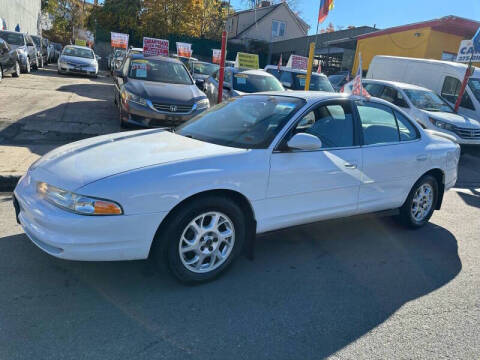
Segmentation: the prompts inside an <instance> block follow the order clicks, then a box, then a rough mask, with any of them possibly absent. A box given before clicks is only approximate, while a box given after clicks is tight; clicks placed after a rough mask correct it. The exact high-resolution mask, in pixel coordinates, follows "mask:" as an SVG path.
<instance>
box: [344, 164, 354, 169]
mask: <svg viewBox="0 0 480 360" xmlns="http://www.w3.org/2000/svg"><path fill="white" fill-rule="evenodd" d="M344 166H345V167H346V168H347V169H356V168H357V164H350V163H345V164H344Z"/></svg>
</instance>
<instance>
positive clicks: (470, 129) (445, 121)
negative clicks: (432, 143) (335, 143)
mask: <svg viewBox="0 0 480 360" xmlns="http://www.w3.org/2000/svg"><path fill="white" fill-rule="evenodd" d="M352 84H353V81H352V82H350V83H348V84H346V85H345V86H344V92H347V93H349V92H351V91H352ZM362 84H363V87H364V88H365V90H367V92H368V93H369V94H370V95H371V96H375V97H378V98H381V99H384V100H386V101H389V102H391V103H393V104H395V105H397V106H399V107H401V108H402V109H403V110H404V111H406V112H407V113H408V114H410V116H412V117H413V118H414V119H415V120H416V121H417V122H418V123H419V124H420V125H421V126H422V127H423V128H425V129H431V130H434V131H439V132H442V133H445V134H447V135H449V136H452V137H453V138H455V141H456V142H457V143H459V144H460V145H480V122H479V121H477V120H475V119H472V118H469V117H467V116H465V115H462V114H457V113H455V112H454V110H453V108H452V107H451V106H450V104H449V103H448V102H447V101H446V100H445V99H443V98H442V97H441V96H440V95H437V94H436V93H435V92H433V91H432V90H429V89H426V88H424V87H420V86H417V85H412V84H406V83H402V82H397V81H387V80H374V79H363V80H362Z"/></svg>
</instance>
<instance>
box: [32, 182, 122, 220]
mask: <svg viewBox="0 0 480 360" xmlns="http://www.w3.org/2000/svg"><path fill="white" fill-rule="evenodd" d="M37 193H38V194H39V195H40V196H41V197H43V198H44V199H45V200H47V201H48V202H50V203H52V204H53V205H56V206H58V207H60V208H62V209H65V210H69V211H73V212H75V213H77V214H81V215H122V214H123V210H122V207H121V206H120V205H119V204H117V203H116V202H114V201H108V200H103V199H95V198H91V197H88V196H83V195H78V194H74V193H72V192H70V191H66V190H62V189H59V188H57V187H55V186H52V185H49V184H47V183H45V182H38V183H37Z"/></svg>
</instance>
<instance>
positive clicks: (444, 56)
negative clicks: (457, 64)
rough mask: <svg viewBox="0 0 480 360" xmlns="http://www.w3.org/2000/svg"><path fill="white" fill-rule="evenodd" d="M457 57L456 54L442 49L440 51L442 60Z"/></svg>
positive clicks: (453, 59)
mask: <svg viewBox="0 0 480 360" xmlns="http://www.w3.org/2000/svg"><path fill="white" fill-rule="evenodd" d="M456 59H457V54H454V53H451V52H447V51H444V52H442V60H445V61H455V60H456Z"/></svg>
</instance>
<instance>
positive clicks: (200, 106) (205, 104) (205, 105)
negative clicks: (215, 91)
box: [197, 99, 210, 110]
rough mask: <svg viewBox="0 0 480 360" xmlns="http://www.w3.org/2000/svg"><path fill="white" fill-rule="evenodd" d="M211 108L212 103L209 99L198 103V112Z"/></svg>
mask: <svg viewBox="0 0 480 360" xmlns="http://www.w3.org/2000/svg"><path fill="white" fill-rule="evenodd" d="M209 107H210V101H208V99H201V100H199V101H197V110H203V109H208V108H209Z"/></svg>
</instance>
